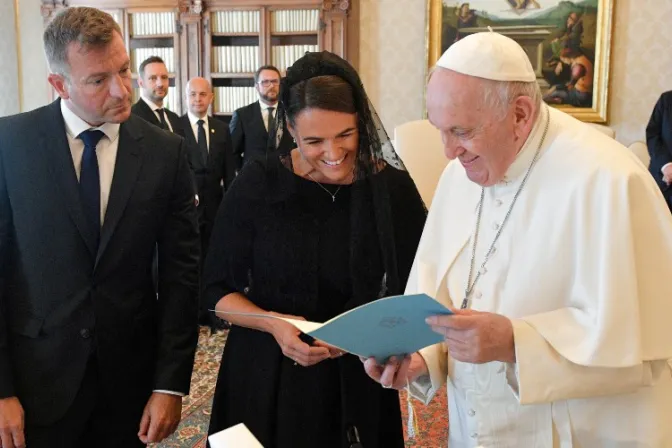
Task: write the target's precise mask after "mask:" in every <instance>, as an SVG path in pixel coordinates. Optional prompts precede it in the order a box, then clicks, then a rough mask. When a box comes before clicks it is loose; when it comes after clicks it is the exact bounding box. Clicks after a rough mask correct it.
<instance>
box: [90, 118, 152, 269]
mask: <svg viewBox="0 0 672 448" xmlns="http://www.w3.org/2000/svg"><path fill="white" fill-rule="evenodd" d="M142 138H143V134H142V131H140V130H139V129H137V128H136V127H135V126H134V125H133V120H132V119H131V120H128V121H126V122H125V123H123V124H122V125H121V127H120V128H119V147H118V149H117V161H116V163H115V165H114V175H113V177H112V187H111V188H110V199H109V201H108V204H107V211H106V212H105V221H104V223H103V228H102V230H101V233H100V246H99V248H98V254H97V257H96V264H98V262H99V261H100V258H101V256H102V254H103V253H104V251H105V249H106V247H107V245H108V243H109V242H110V238H111V237H112V234H113V233H114V229H115V228H116V227H117V224H118V223H119V220H120V219H121V217H122V215H123V213H124V209H125V208H126V204H127V203H128V199H129V197H130V196H131V192H132V191H133V188H134V187H135V181H136V180H137V178H138V174H139V173H140V167H141V165H142V154H141V153H142V148H143V144H142Z"/></svg>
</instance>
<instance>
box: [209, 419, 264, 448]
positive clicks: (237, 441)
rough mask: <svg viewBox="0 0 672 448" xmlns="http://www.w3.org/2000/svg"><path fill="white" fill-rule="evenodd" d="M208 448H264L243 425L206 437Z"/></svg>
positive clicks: (239, 424)
mask: <svg viewBox="0 0 672 448" xmlns="http://www.w3.org/2000/svg"><path fill="white" fill-rule="evenodd" d="M208 441H209V442H210V448H264V447H263V446H262V445H261V443H259V441H258V440H257V438H256V437H254V436H253V435H252V433H251V432H250V430H249V429H247V426H245V424H244V423H238V424H237V425H236V426H232V427H230V428H228V429H225V430H224V431H220V432H218V433H215V434H213V435H211V436H210V437H208Z"/></svg>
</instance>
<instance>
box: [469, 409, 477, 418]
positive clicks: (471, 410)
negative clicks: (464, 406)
mask: <svg viewBox="0 0 672 448" xmlns="http://www.w3.org/2000/svg"><path fill="white" fill-rule="evenodd" d="M474 415H476V411H474V410H473V409H469V417H473V416H474Z"/></svg>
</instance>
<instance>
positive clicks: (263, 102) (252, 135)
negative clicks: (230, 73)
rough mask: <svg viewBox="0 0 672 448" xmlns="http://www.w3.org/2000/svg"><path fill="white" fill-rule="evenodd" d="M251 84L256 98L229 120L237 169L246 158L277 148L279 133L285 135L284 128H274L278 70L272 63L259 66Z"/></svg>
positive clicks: (278, 83) (278, 82)
mask: <svg viewBox="0 0 672 448" xmlns="http://www.w3.org/2000/svg"><path fill="white" fill-rule="evenodd" d="M254 88H255V89H256V90H257V93H258V94H259V101H255V102H254V103H252V104H248V105H247V106H245V107H241V108H240V109H238V110H236V111H235V112H234V113H233V116H232V117H231V123H230V124H229V129H230V131H231V138H232V140H233V154H234V156H235V159H236V169H237V170H238V171H240V169H241V168H242V166H243V164H244V163H247V162H248V161H249V160H252V159H253V158H259V157H265V156H266V151H269V150H271V151H272V150H274V149H275V148H277V143H278V139H279V138H280V137H281V136H282V135H288V132H287V129H286V128H283V129H282V131H277V130H276V118H277V112H278V95H279V93H280V71H279V70H278V69H277V68H275V67H273V66H272V65H264V66H262V67H259V69H258V70H257V71H256V72H255V74H254Z"/></svg>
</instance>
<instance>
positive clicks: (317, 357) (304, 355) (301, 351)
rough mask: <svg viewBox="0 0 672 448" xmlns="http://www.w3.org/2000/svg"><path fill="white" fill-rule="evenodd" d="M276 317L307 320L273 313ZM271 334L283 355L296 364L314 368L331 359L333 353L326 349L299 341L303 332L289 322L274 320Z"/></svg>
mask: <svg viewBox="0 0 672 448" xmlns="http://www.w3.org/2000/svg"><path fill="white" fill-rule="evenodd" d="M272 314H273V315H274V316H278V317H285V318H287V319H294V320H306V319H304V318H303V317H299V316H292V315H290V314H279V313H272ZM272 320H273V322H272V324H271V331H270V333H271V334H272V335H273V337H274V338H275V340H276V342H277V343H278V345H279V346H280V349H281V350H282V353H283V354H284V355H285V356H286V357H288V358H290V359H293V360H294V362H295V363H297V364H301V365H302V366H304V367H308V366H313V365H315V364H317V363H319V362H322V361H324V360H325V359H329V358H330V357H331V353H330V352H329V349H328V348H326V347H320V346H315V347H311V346H310V345H308V344H306V343H305V342H303V341H302V340H301V339H299V335H300V334H301V331H299V329H298V328H296V327H295V326H294V325H292V324H290V323H289V322H285V321H284V320H280V319H272Z"/></svg>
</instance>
